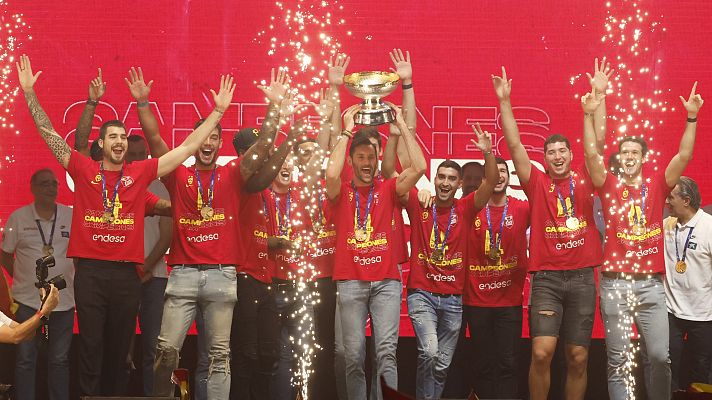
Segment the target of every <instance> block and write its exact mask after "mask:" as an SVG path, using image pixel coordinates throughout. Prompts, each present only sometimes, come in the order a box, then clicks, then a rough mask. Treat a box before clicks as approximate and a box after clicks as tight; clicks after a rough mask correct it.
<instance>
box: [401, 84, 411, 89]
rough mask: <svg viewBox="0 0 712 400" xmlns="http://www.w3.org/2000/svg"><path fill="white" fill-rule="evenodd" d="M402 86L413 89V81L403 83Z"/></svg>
mask: <svg viewBox="0 0 712 400" xmlns="http://www.w3.org/2000/svg"><path fill="white" fill-rule="evenodd" d="M402 87H403V90H408V89H413V84H412V83H408V84H406V83H404V84H403V85H402Z"/></svg>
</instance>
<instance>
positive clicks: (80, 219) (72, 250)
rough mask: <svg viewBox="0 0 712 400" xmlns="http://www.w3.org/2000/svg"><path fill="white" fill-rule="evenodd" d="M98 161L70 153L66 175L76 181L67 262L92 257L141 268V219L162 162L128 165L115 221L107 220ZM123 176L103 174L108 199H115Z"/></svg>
mask: <svg viewBox="0 0 712 400" xmlns="http://www.w3.org/2000/svg"><path fill="white" fill-rule="evenodd" d="M99 164H100V162H98V161H93V160H92V159H91V158H89V157H86V156H83V155H82V154H80V153H79V152H77V151H72V154H71V156H70V158H69V165H67V172H69V175H70V176H71V177H72V180H73V181H74V212H73V213H72V232H73V233H72V237H71V239H70V240H69V249H68V250H67V257H70V258H94V259H97V260H107V261H127V262H133V263H139V264H140V263H143V261H144V258H143V217H144V215H145V210H146V191H147V190H148V185H149V184H150V183H151V181H153V180H154V179H156V173H157V172H158V159H157V158H151V159H148V160H144V161H136V162H133V163H131V164H124V166H123V169H124V170H123V176H122V178H121V183H120V184H119V189H118V195H117V200H116V204H115V205H114V207H113V215H114V221H113V222H111V223H108V222H107V221H105V220H104V218H103V215H104V204H103V202H104V198H103V196H102V184H101V174H100V169H99V168H100V167H99ZM119 175H120V172H119V171H106V170H105V171H104V176H105V177H106V193H107V194H106V198H107V199H108V200H109V201H110V200H112V196H113V194H114V188H115V187H116V182H117V181H118V179H119Z"/></svg>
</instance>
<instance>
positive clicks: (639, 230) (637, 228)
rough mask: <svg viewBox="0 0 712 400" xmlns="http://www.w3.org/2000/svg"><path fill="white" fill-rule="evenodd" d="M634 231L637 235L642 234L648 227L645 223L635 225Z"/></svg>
mask: <svg viewBox="0 0 712 400" xmlns="http://www.w3.org/2000/svg"><path fill="white" fill-rule="evenodd" d="M631 230H632V232H633V235H635V236H642V235H645V233H646V231H647V229H645V227H644V226H643V225H638V224H636V225H633V228H632V229H631Z"/></svg>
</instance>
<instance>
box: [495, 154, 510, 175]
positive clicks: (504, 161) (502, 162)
mask: <svg viewBox="0 0 712 400" xmlns="http://www.w3.org/2000/svg"><path fill="white" fill-rule="evenodd" d="M494 163H495V164H498V165H499V164H504V166H505V167H506V168H507V174H509V165H507V160H505V159H504V158H502V157H500V156H495V157H494Z"/></svg>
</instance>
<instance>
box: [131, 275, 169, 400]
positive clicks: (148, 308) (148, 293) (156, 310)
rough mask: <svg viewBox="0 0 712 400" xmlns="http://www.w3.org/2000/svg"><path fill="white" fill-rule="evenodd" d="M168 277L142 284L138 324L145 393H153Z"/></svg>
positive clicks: (147, 394) (152, 279)
mask: <svg viewBox="0 0 712 400" xmlns="http://www.w3.org/2000/svg"><path fill="white" fill-rule="evenodd" d="M167 284H168V278H151V279H150V280H149V281H148V282H146V283H144V284H142V285H141V304H140V305H139V309H138V324H139V326H140V327H141V357H142V360H141V367H142V376H143V395H144V396H150V395H151V393H153V360H154V359H155V358H156V343H157V341H158V334H159V333H160V331H161V319H162V317H163V297H164V294H165V292H166V285H167Z"/></svg>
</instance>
